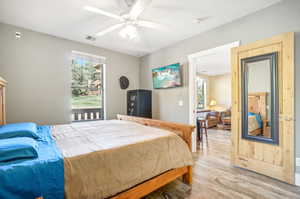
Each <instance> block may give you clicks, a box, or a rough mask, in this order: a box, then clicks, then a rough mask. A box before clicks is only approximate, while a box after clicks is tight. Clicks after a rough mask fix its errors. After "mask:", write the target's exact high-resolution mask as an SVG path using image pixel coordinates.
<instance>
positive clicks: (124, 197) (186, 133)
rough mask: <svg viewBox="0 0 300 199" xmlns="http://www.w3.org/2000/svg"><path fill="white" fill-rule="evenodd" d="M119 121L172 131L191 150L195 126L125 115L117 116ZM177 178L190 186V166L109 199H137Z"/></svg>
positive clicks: (162, 175) (157, 177) (159, 176)
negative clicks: (181, 178)
mask: <svg viewBox="0 0 300 199" xmlns="http://www.w3.org/2000/svg"><path fill="white" fill-rule="evenodd" d="M117 118H118V119H119V120H126V121H133V122H137V123H139V124H143V125H145V126H151V127H157V128H161V129H166V130H169V131H172V132H174V133H176V134H177V135H179V136H180V137H181V138H182V139H183V140H184V141H185V142H186V143H187V145H188V146H189V149H190V150H192V132H193V131H194V129H195V126H191V125H185V124H179V123H175V122H166V121H161V120H154V119H147V118H141V117H133V116H127V115H117ZM179 177H183V181H184V182H185V183H186V184H189V185H191V184H192V166H186V167H181V168H177V169H172V170H169V171H167V172H165V173H163V174H160V175H158V176H156V177H154V178H151V179H150V180H147V181H145V182H143V183H141V184H139V185H137V186H135V187H133V188H131V189H129V190H127V191H124V192H122V193H119V194H117V195H116V196H113V197H111V199H139V198H141V197H143V196H146V195H148V194H149V193H151V192H153V191H155V190H156V189H158V188H160V187H162V186H164V185H166V184H168V183H169V182H172V181H174V180H176V179H177V178H179Z"/></svg>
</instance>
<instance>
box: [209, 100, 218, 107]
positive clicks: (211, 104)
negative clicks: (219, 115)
mask: <svg viewBox="0 0 300 199" xmlns="http://www.w3.org/2000/svg"><path fill="white" fill-rule="evenodd" d="M216 105H217V101H216V100H211V101H210V103H209V106H216Z"/></svg>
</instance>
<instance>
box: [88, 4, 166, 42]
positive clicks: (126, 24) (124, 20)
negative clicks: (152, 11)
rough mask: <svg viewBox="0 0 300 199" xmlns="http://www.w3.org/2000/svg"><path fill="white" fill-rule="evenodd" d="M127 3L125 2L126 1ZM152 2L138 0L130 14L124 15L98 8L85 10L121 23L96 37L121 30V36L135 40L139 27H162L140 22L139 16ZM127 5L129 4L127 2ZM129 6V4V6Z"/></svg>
mask: <svg viewBox="0 0 300 199" xmlns="http://www.w3.org/2000/svg"><path fill="white" fill-rule="evenodd" d="M124 1H125V0H124ZM151 1H152V0H137V1H136V2H135V3H134V4H133V5H132V6H131V7H130V9H129V11H128V12H126V13H124V14H120V15H117V14H114V13H111V12H108V11H105V10H102V9H99V8H96V7H92V6H85V7H84V9H85V10H87V11H90V12H93V13H97V14H101V15H105V16H107V17H111V18H114V19H117V20H119V21H120V23H119V24H116V25H113V26H111V27H109V28H107V29H105V30H102V31H100V32H98V33H96V36H103V35H105V34H107V33H110V32H112V31H114V30H117V29H121V28H122V30H121V31H120V32H119V34H120V36H122V37H124V38H127V39H130V40H132V39H135V38H137V37H138V32H137V27H145V28H152V29H161V28H163V27H162V25H160V24H158V23H154V22H151V21H146V20H140V19H139V16H140V15H141V14H142V12H143V11H144V10H145V9H146V7H147V6H149V5H150V3H151ZM125 3H127V2H125ZM127 5H128V4H127Z"/></svg>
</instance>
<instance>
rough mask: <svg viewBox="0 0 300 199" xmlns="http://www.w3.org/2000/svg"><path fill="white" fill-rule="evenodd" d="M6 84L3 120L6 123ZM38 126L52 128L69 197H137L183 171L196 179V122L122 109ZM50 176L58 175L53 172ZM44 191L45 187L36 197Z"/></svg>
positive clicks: (187, 179) (187, 177) (1, 98)
mask: <svg viewBox="0 0 300 199" xmlns="http://www.w3.org/2000/svg"><path fill="white" fill-rule="evenodd" d="M2 85H3V86H1V87H0V94H1V95H0V101H1V104H2V105H1V107H2V108H1V109H0V111H1V112H0V114H1V115H3V116H2V117H1V121H0V122H1V124H4V123H5V111H4V107H5V103H4V102H5V101H4V98H5V97H4V96H5V95H4V94H5V93H4V89H5V86H4V85H5V84H2ZM39 128H40V129H43V132H44V133H45V134H47V133H49V134H50V132H51V136H52V138H53V139H54V140H55V143H56V146H57V148H58V149H59V151H60V152H61V155H62V158H63V165H64V166H63V167H64V168H63V169H64V197H65V198H66V199H77V198H78V199H79V198H81V199H94V198H99V199H101V198H112V199H121V198H124V199H125V198H128V199H129V198H130V199H135V198H136V199H137V198H141V197H143V196H145V195H147V194H149V193H151V192H152V191H154V190H156V189H158V188H159V187H161V186H164V185H165V184H167V183H169V182H171V181H173V180H175V179H177V178H179V177H182V179H183V181H184V182H185V183H187V184H191V183H192V164H193V160H192V155H191V151H190V150H191V134H192V131H193V130H194V126H190V125H184V124H178V123H172V122H164V121H160V120H152V119H145V118H138V117H130V116H124V115H118V117H117V119H116V120H111V121H97V122H86V123H85V122H84V123H76V124H69V125H58V126H53V127H45V126H44V127H39ZM47 129H48V131H47ZM47 135H48V134H47ZM57 163H59V161H57ZM16 164H19V163H16ZM19 166H20V165H19ZM27 166H28V165H25V166H24V165H23V167H24V168H28V167H29V166H28V167H27ZM17 167H18V165H16V167H13V168H12V170H11V172H15V171H14V170H13V169H15V168H17ZM47 171H48V172H49V173H51V172H54V170H53V171H50V170H47ZM46 176H47V175H45V178H46ZM49 178H50V179H51V180H53V175H52V176H51V175H50V177H49ZM45 182H47V180H45ZM52 184H53V183H52ZM50 191H51V190H50ZM10 192H13V190H10ZM43 197H45V196H44V195H43V193H41V194H40V195H35V197H34V198H39V199H41V198H43ZM45 198H47V197H45ZM54 198H55V197H54Z"/></svg>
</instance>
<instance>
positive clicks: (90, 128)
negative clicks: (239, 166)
mask: <svg viewBox="0 0 300 199" xmlns="http://www.w3.org/2000/svg"><path fill="white" fill-rule="evenodd" d="M53 136H54V138H55V140H56V143H57V145H58V147H59V148H60V150H61V152H62V154H63V156H64V171H65V174H64V175H65V198H66V199H79V198H81V199H82V198H85V199H95V198H97V199H101V198H107V197H110V196H113V195H115V194H117V193H119V192H122V191H124V190H127V189H129V188H131V187H133V186H135V185H137V184H139V183H142V182H144V181H146V180H148V179H150V178H152V177H155V176H157V175H159V174H161V173H163V172H165V171H168V170H170V169H174V168H180V167H183V166H188V165H192V164H193V159H192V155H191V152H190V150H189V148H188V146H187V144H186V143H185V142H184V141H183V139H181V138H180V137H179V136H177V135H176V134H174V133H172V132H170V131H166V130H162V129H158V128H152V127H148V126H143V125H141V124H137V123H134V122H128V121H120V120H110V121H97V122H84V123H73V124H70V125H58V126H54V127H53Z"/></svg>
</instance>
